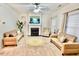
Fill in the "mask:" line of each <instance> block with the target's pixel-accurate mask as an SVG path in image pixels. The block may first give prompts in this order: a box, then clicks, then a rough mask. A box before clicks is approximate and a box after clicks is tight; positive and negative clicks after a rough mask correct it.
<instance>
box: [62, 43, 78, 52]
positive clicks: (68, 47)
mask: <svg viewBox="0 0 79 59" xmlns="http://www.w3.org/2000/svg"><path fill="white" fill-rule="evenodd" d="M61 52H62V54H79V43H63V46H62V48H61Z"/></svg>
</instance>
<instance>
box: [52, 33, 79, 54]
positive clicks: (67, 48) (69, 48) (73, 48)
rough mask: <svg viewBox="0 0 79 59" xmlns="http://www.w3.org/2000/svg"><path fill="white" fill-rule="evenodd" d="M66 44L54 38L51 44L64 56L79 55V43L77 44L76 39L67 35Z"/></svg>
mask: <svg viewBox="0 0 79 59" xmlns="http://www.w3.org/2000/svg"><path fill="white" fill-rule="evenodd" d="M65 37H66V42H63V43H62V42H60V40H59V38H52V37H51V42H52V43H53V44H54V45H55V46H56V47H57V48H58V49H60V51H61V54H62V55H69V54H71V55H72V54H79V43H76V42H75V41H76V37H75V36H73V35H69V34H66V35H65Z"/></svg>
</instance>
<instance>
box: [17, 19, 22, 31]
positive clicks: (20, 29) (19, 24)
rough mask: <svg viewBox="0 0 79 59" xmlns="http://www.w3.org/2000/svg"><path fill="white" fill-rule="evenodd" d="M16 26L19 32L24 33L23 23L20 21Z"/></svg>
mask: <svg viewBox="0 0 79 59" xmlns="http://www.w3.org/2000/svg"><path fill="white" fill-rule="evenodd" d="M16 24H17V27H18V30H19V31H20V32H22V29H23V22H21V21H20V20H18V21H17V23H16Z"/></svg>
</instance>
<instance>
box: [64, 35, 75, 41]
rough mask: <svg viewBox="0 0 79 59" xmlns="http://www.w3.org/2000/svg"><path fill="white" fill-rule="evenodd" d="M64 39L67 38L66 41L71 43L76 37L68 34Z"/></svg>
mask: <svg viewBox="0 0 79 59" xmlns="http://www.w3.org/2000/svg"><path fill="white" fill-rule="evenodd" d="M65 37H66V38H67V40H68V41H72V42H75V41H76V38H77V37H76V36H74V35H70V34H66V35H65Z"/></svg>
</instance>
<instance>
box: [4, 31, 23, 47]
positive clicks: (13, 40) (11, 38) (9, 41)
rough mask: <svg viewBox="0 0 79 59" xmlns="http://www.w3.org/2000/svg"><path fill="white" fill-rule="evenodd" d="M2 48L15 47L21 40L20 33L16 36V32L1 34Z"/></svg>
mask: <svg viewBox="0 0 79 59" xmlns="http://www.w3.org/2000/svg"><path fill="white" fill-rule="evenodd" d="M3 36H4V37H3V46H16V45H17V42H18V41H19V40H20V39H21V37H22V36H23V34H22V33H20V34H17V31H16V30H12V31H9V32H5V33H4V34H3Z"/></svg>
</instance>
